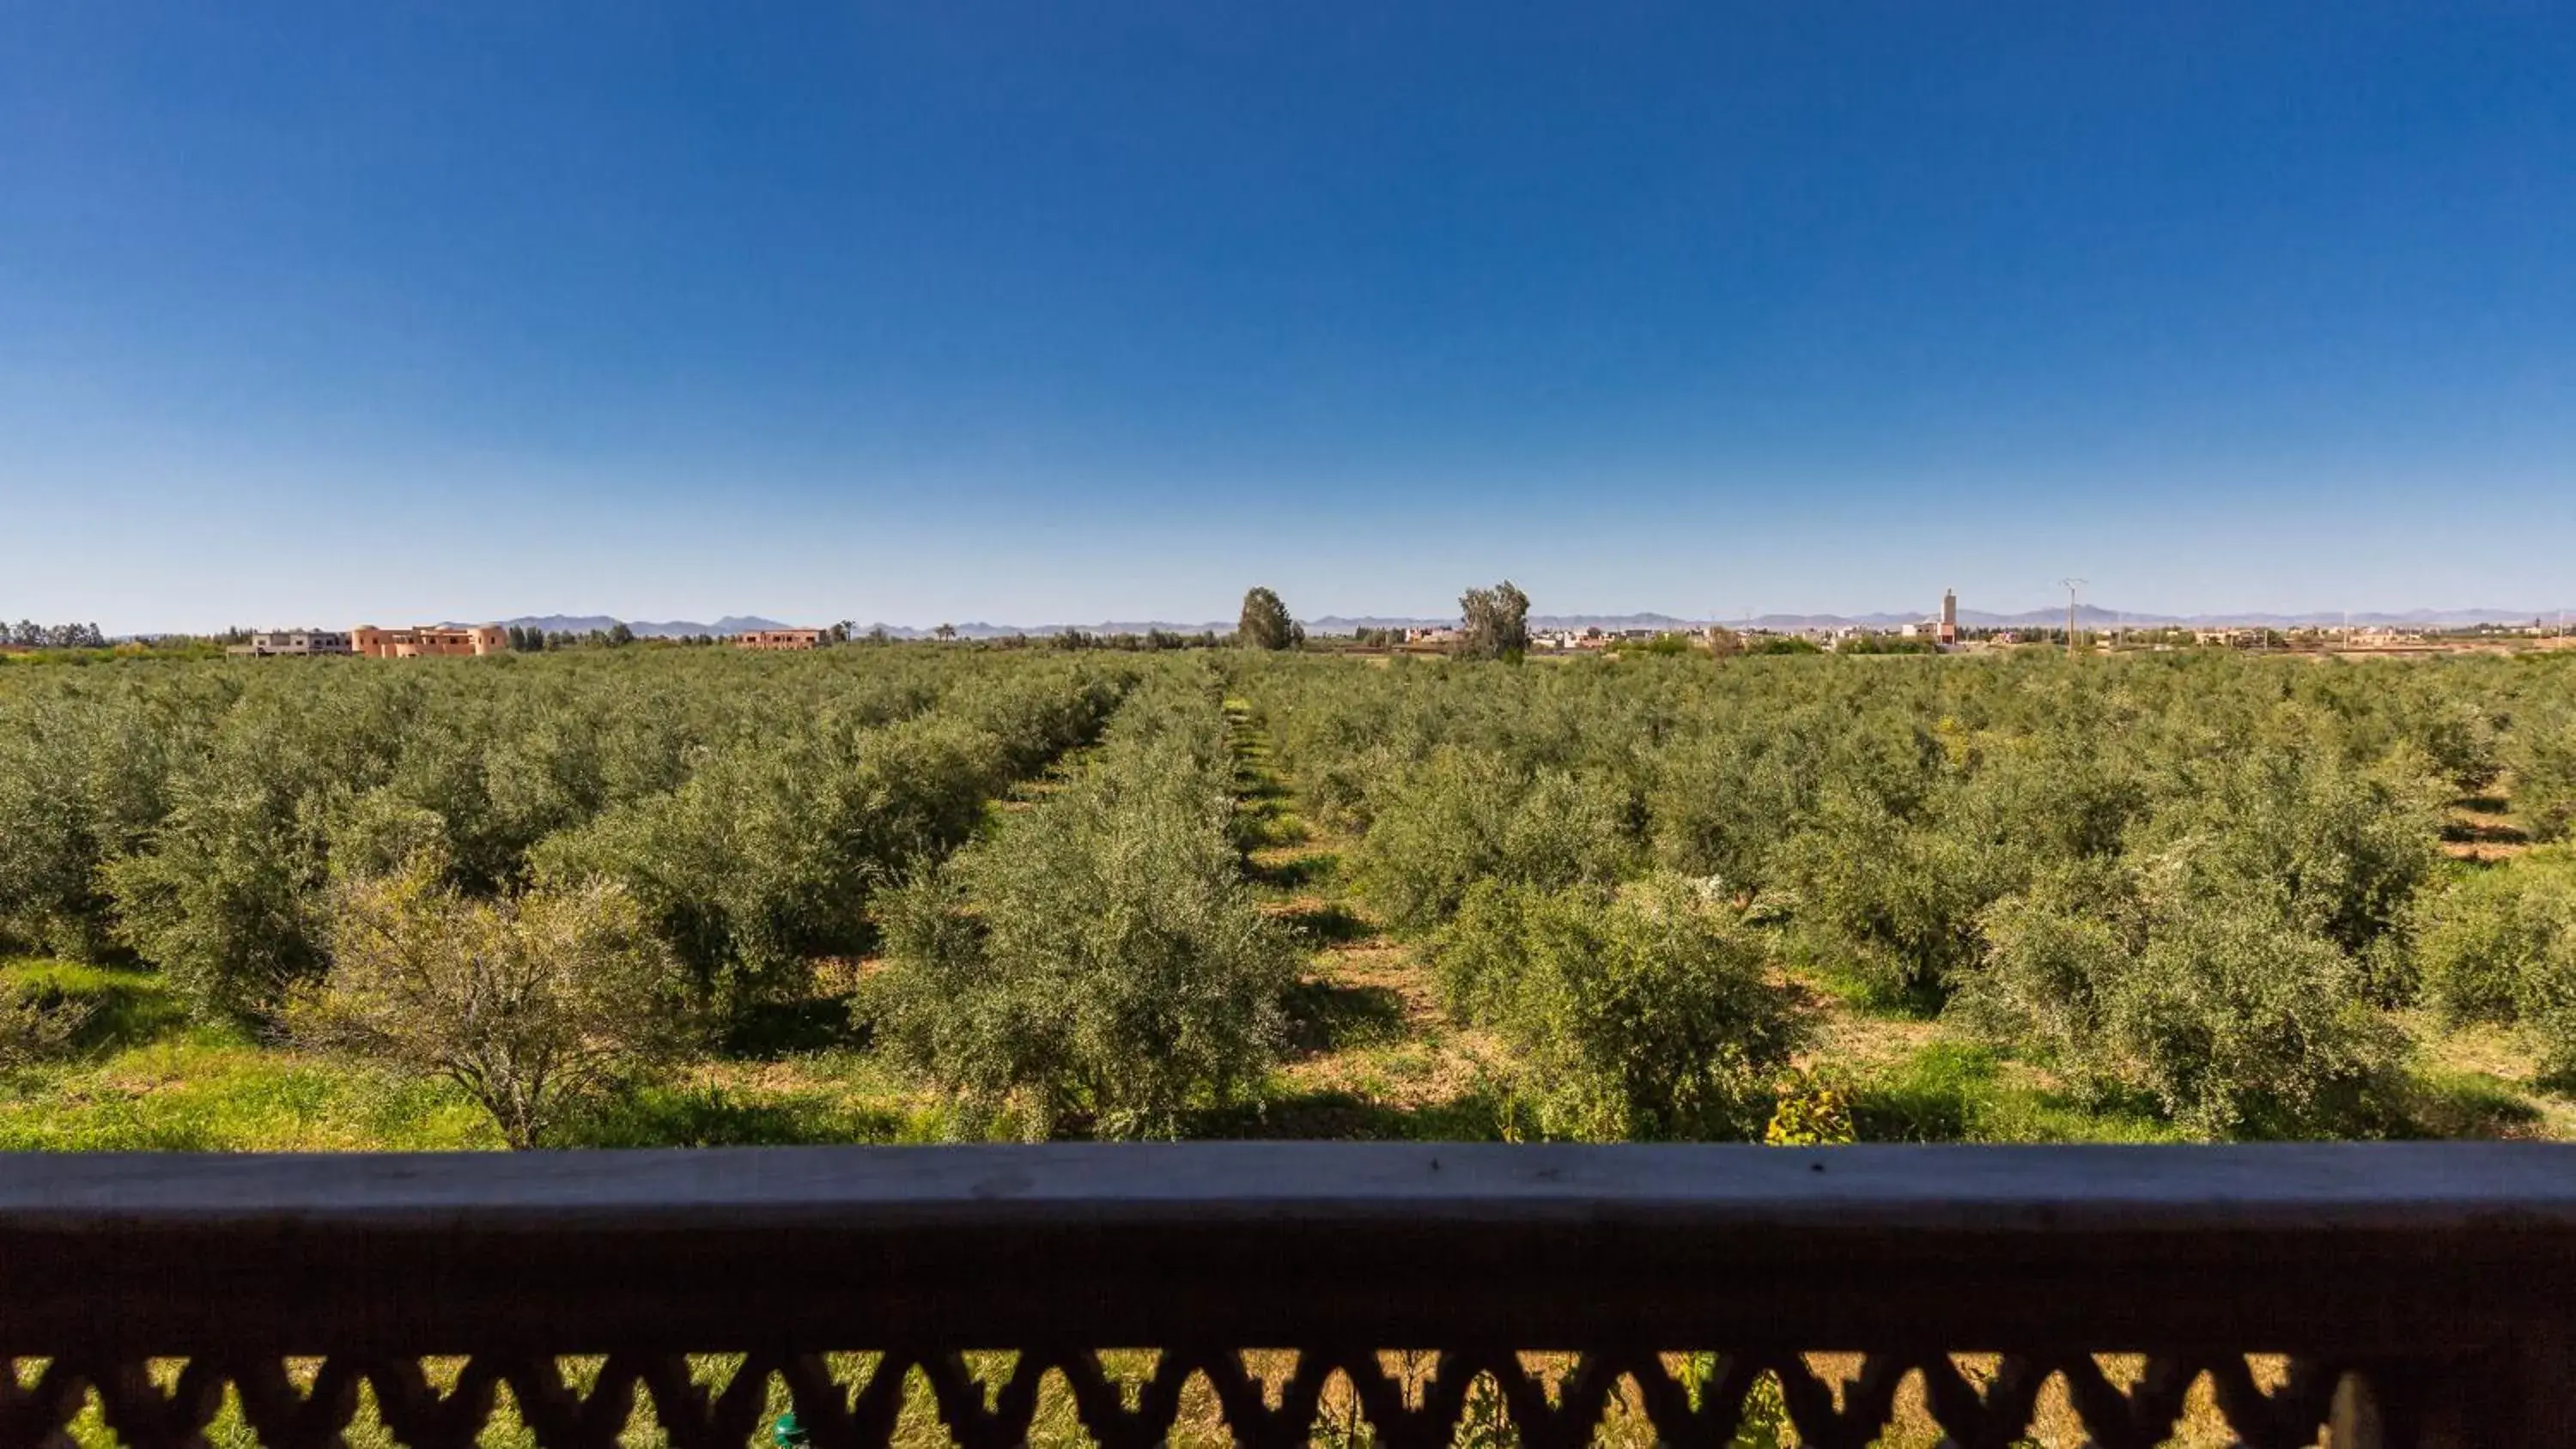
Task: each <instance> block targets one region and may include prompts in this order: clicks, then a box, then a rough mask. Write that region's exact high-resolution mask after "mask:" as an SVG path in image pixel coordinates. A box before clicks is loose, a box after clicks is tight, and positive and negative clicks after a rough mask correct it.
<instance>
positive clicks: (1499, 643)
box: [1458, 579, 1530, 659]
mask: <svg viewBox="0 0 2576 1449" xmlns="http://www.w3.org/2000/svg"><path fill="white" fill-rule="evenodd" d="M1529 602H1530V601H1529V595H1527V594H1524V593H1522V592H1521V591H1520V590H1519V589H1518V588H1516V587H1514V586H1513V584H1512V581H1511V580H1509V579H1505V580H1503V581H1502V582H1501V583H1499V584H1496V585H1494V586H1493V587H1492V588H1490V589H1469V590H1468V591H1467V592H1466V593H1464V594H1462V595H1460V596H1459V598H1458V610H1459V612H1460V614H1461V615H1463V616H1464V619H1465V624H1464V627H1463V628H1462V629H1461V631H1460V632H1461V634H1462V635H1463V637H1462V638H1461V639H1460V640H1459V643H1458V653H1459V654H1460V655H1461V656H1462V657H1464V658H1468V659H1518V658H1520V657H1521V656H1522V655H1524V654H1527V653H1528V652H1529Z"/></svg>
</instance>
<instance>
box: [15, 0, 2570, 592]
mask: <svg viewBox="0 0 2576 1449" xmlns="http://www.w3.org/2000/svg"><path fill="white" fill-rule="evenodd" d="M2571 77H2576V6H2570V5H2567V4H2565V3H2564V0H2530V3H2513V4H2507V3H2481V0H2445V3H2425V4H2420V5H2406V6H2396V5H2387V4H2377V3H2368V0H2337V3H2323V0H2309V3H2299V4H2288V5H2275V4H2262V3H2247V0H2226V3H2210V4H2197V3H2157V4H2066V3H2063V0H2046V3H2027V4H2012V3H1977V4H1957V5H1953V4H1925V3H1921V0H1899V3H1888V4H1858V3H1851V4H1785V3H1777V0H1765V3H1758V4H1721V3H1714V0H1692V3H1675V4H1669V5H1646V4H1630V5H1573V4H1564V5H1552V6H1544V7H1539V6H1519V5H1505V4H1491V3H1477V4H1465V3H1456V4H1439V5H1408V4H1388V3H1380V0H1368V3H1347V4H1345V3H1321V4H1299V5H1273V6H1253V5H1240V4H1207V3H1203V0H1185V3H1168V4H1165V3H1116V4H1088V3H1055V0H1050V3H1030V4H1025V5H1016V4H1015V5H994V4H976V3H945V0H944V3H937V4H901V5H896V4H884V5H873V4H872V5H849V4H838V5H824V4H813V5H791V4H784V3H781V4H760V5H742V4H708V5H703V6H680V5H664V4H654V3H647V0H615V3H603V4H598V5H588V6H584V5H554V4H532V3H526V0H512V3H508V4H475V3H464V0H436V3H421V4H394V3H368V4H346V3H339V0H331V3H313V4H309V5H304V4H270V3H262V0H226V3H223V4H219V5H186V4H180V5H172V4H161V3H154V4H127V3H117V0H18V3H13V4H9V5H6V6H0V613H6V614H8V615H9V616H11V617H15V616H17V615H20V614H31V615H34V616H37V617H39V618H78V619H92V618H94V619H97V620H98V621H100V622H101V623H103V624H105V625H106V626H107V627H108V628H109V629H111V630H112V631H113V630H130V629H146V628H168V627H191V626H201V625H214V624H220V623H224V622H227V621H241V622H246V623H283V622H288V621H314V622H347V621H351V620H355V619H361V618H364V619H374V620H380V621H395V620H408V619H412V618H416V617H420V618H427V617H445V618H486V617H497V616H504V615H510V614H517V613H523V612H556V611H562V612H605V613H614V614H620V615H624V616H626V617H630V618H667V617H674V616H680V617H697V618H706V617H710V616H712V615H714V614H716V613H719V612H724V611H742V612H760V613H766V614H770V615H773V616H777V617H782V618H787V619H792V620H799V621H821V620H829V619H837V618H844V617H852V618H857V619H860V620H873V619H879V618H882V619H886V620H890V621H894V622H910V623H933V622H937V621H939V620H942V619H950V620H958V621H964V620H968V619H988V620H996V621H1014V622H1023V623H1035V622H1048V621H1057V620H1075V621H1082V620H1097V619H1101V618H1105V617H1116V618H1139V617H1148V616H1153V617H1161V618H1166V619H1178V620H1195V619H1205V618H1219V617H1227V616H1230V615H1231V613H1232V611H1233V609H1234V606H1235V603H1236V601H1237V600H1238V599H1239V598H1240V596H1241V592H1242V590H1243V588H1244V587H1245V586H1246V585H1247V584H1250V583H1253V582H1256V581H1257V582H1266V583H1269V584H1271V585H1273V586H1275V587H1277V588H1278V589H1280V591H1281V592H1282V593H1283V594H1285V595H1286V597H1287V598H1288V600H1289V602H1290V604H1291V605H1292V607H1294V608H1295V609H1296V610H1297V611H1298V612H1300V613H1301V614H1306V615H1316V614H1322V613H1327V612H1335V613H1362V612H1372V613H1441V612H1446V611H1448V610H1450V609H1452V608H1453V607H1454V600H1455V598H1456V595H1457V592H1458V590H1459V588H1460V587H1461V586H1463V585H1466V584H1469V583H1476V582H1485V581H1490V580H1492V579H1495V578H1499V577H1502V576H1506V575H1508V576H1510V577H1512V578H1514V579H1516V580H1518V581H1519V582H1520V583H1521V584H1522V585H1523V586H1524V587H1526V588H1527V589H1528V590H1529V592H1530V593H1531V595H1532V596H1533V597H1534V599H1536V601H1537V604H1538V607H1539V609H1540V610H1541V611H1542V612H1545V611H1551V610H1567V611H1571V610H1575V609H1583V610H1591V611H1613V610H1622V611H1624V610H1630V609H1659V610H1663V611H1666V612H1671V613H1678V614H1703V613H1709V612H1724V613H1729V614H1732V613H1735V612H1738V611H1740V610H1742V609H1743V608H1745V607H1747V606H1751V607H1757V608H1761V609H1765V610H1775V609H1797V610H1836V611H1861V610H1870V609H1879V608H1922V607H1928V606H1929V605H1930V603H1931V602H1932V601H1933V600H1934V599H1935V598H1937V596H1938V593H1939V590H1940V589H1941V588H1942V587H1944V586H1945V585H1956V586H1957V587H1958V588H1959V589H1960V591H1961V593H1962V596H1963V599H1964V600H1965V601H1966V602H1967V603H1969V604H1971V605H1973V606H1979V607H1988V608H1995V609H2018V608H2027V607H2032V606H2036V605H2044V604H2046V603H2048V602H2049V601H2050V600H2051V599H2052V598H2053V597H2056V595H2055V594H2054V592H2053V591H2052V589H2051V588H2050V586H2049V581H2050V580H2052V579H2055V578H2057V577H2058V576H2060V575H2062V574H2068V573H2076V574H2081V575H2084V576H2086V577H2088V578H2090V579H2091V580H2093V588H2092V590H2091V591H2090V592H2091V593H2092V594H2093V595H2094V596H2097V597H2099V598H2100V599H2101V600H2102V601H2103V602H2105V603H2107V604H2111V605H2114V606H2117V607H2125V608H2131V609H2142V610H2143V609H2152V610H2171V611H2198V610H2224V609H2251V608H2300V609H2306V608H2343V607H2351V608H2396V607H2409V606H2417V605H2431V606H2465V605H2496V606H2502V607H2528V608H2542V607H2547V608H2557V607H2561V606H2568V605H2576V80H2571Z"/></svg>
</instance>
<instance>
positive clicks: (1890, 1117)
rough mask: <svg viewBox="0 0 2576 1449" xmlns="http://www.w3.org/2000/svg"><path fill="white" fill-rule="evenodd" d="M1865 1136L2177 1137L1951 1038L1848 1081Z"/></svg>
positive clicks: (1857, 1124) (2142, 1116) (2142, 1117)
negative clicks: (2081, 1099) (2057, 1088)
mask: <svg viewBox="0 0 2576 1449" xmlns="http://www.w3.org/2000/svg"><path fill="white" fill-rule="evenodd" d="M1852 1127H1853V1129H1854V1131H1855V1133H1856V1134H1857V1135H1858V1136H1859V1138H1860V1140H1861V1141H1863V1142H2178V1141H2186V1140H2188V1138H2187V1137H2186V1136H2185V1135H2184V1134H2183V1132H2182V1131H2181V1130H2180V1129H2178V1128H2176V1127H2175V1126H2173V1124H2171V1123H2168V1122H2162V1121H2158V1120H2157V1119H2156V1118H2155V1117H2153V1116H2151V1115H2149V1114H2148V1113H2146V1112H2144V1111H2138V1110H2131V1109H2125V1108H2122V1107H2118V1106H2112V1107H2104V1106H2102V1105H2098V1104H2092V1103H2086V1102H2082V1101H2079V1100H2078V1099H2077V1098H2076V1097H2075V1096H2073V1095H2072V1094H2070V1093H2066V1092H2062V1091H2058V1090H2054V1089H2052V1088H2049V1087H2047V1086H2045V1085H2043V1084H2042V1083H2040V1082H2039V1081H2037V1080H2035V1079H2034V1076H2033V1074H2031V1073H2029V1072H2027V1071H2023V1070H2019V1069H2017V1064H2015V1063H2011V1062H2009V1061H2007V1060H2006V1059H2005V1058H2003V1057H2002V1056H2001V1055H1999V1054H1998V1053H1996V1052H1994V1051H1992V1050H1990V1049H1988V1048H1986V1047H1981V1046H1973V1045H1968V1044H1966V1043H1962V1042H1956V1041H1936V1042H1932V1043H1929V1044H1927V1045H1925V1046H1924V1047H1922V1048H1920V1049H1919V1050H1917V1051H1916V1052H1914V1053H1913V1054H1912V1055H1910V1056H1908V1057H1905V1058H1903V1059H1902V1060H1900V1061H1898V1062H1896V1063H1895V1064H1893V1065H1892V1066H1889V1067H1886V1068H1883V1069H1881V1070H1879V1071H1877V1072H1874V1073H1872V1074H1870V1075H1869V1076H1867V1077H1865V1078H1863V1079H1862V1080H1861V1081H1859V1082H1856V1083H1854V1084H1853V1090H1852Z"/></svg>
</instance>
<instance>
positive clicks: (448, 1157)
mask: <svg viewBox="0 0 2576 1449" xmlns="http://www.w3.org/2000/svg"><path fill="white" fill-rule="evenodd" d="M258 1219H270V1220H279V1221H293V1222H297V1223H302V1224H307V1225H311V1226H317V1227H318V1226H322V1225H326V1224H333V1223H337V1224H345V1225H348V1226H351V1227H359V1226H365V1227H370V1228H377V1229H399V1228H401V1227H403V1226H405V1225H415V1226H419V1227H436V1228H457V1227H467V1226H471V1227H475V1228H483V1229H493V1228H506V1227H511V1226H525V1227H529V1228H546V1227H556V1226H560V1227H567V1228H586V1229H592V1230H599V1229H609V1228H614V1227H618V1226H631V1227H636V1228H657V1229H668V1228H679V1227H685V1226H688V1225H690V1224H692V1223H695V1222H704V1223H707V1224H709V1225H722V1226H727V1227H736V1228H739V1227H744V1226H749V1225H753V1224H758V1223H767V1224H773V1225H779V1226H787V1225H798V1226H823V1225H835V1224H837V1225H844V1226H848V1227H851V1228H864V1227H870V1226H881V1227H885V1228H902V1227H906V1226H912V1225H933V1226H940V1227H964V1226H984V1227H1007V1226H1012V1225H1027V1224H1033V1223H1038V1222H1062V1223H1090V1224H1114V1223H1133V1224H1137V1225H1154V1224H1176V1223H1190V1224H1206V1223H1218V1222H1245V1221H1252V1222H1273V1223H1280V1222H1295V1221H1305V1222H1317V1223H1323V1222H1340V1223H1366V1222H1372V1221H1374V1222H1403V1223H1416V1224H1451V1225H1455V1226H1459V1227H1462V1228H1463V1227H1469V1226H1472V1225H1474V1224H1477V1223H1506V1222H1511V1223H1547V1222H1559V1223H1571V1222H1586V1221H1605V1220H1608V1221H1625V1222H1633V1223H1637V1224H1639V1225H1648V1224H1654V1225H1673V1226H1681V1225H1693V1224H1695V1225H1701V1226H1706V1227H1711V1228H1716V1227H1725V1226H1738V1227H1747V1226H1756V1225H1775V1226H1782V1227H1813V1228H1837V1227H1850V1228H1862V1227H1867V1228H1875V1229H1880V1230H1893V1231H1909V1232H1923V1233H1939V1232H1950V1231H1961V1230H1966V1231H1973V1232H1977V1233H1981V1234H1982V1233H1992V1232H2026V1233H2080V1232H2087V1231H2105V1230H2111V1231H2119V1232H2123V1233H2128V1232H2137V1231H2141V1230H2150V1231H2192V1230H2210V1231H2225V1232H2242V1231H2248V1230H2258V1231H2259V1230H2267V1229H2279V1230H2313V1231H2336V1230H2360V1231H2368V1230H2383V1229H2395V1230H2410V1231H2445V1230H2457V1229H2463V1228H2470V1229H2474V1228H2485V1227H2493V1226H2496V1225H2499V1224H2510V1225H2514V1226H2519V1227H2527V1228H2532V1229H2543V1230H2548V1229H2566V1230H2576V1145H2558V1144H2542V1143H2371V1144H2354V1143H2336V1144H2296V1145H2287V1144H2285V1145H2264V1146H2048V1147H1996V1146H1973V1147H1906V1146H1857V1147H1839V1148H1821V1149H1780V1148H1757V1147H1734V1146H1570V1145H1529V1146H1502V1145H1492V1144H1429V1145H1418V1144H1366V1143H1194V1144H1179V1145H1133V1146H1117V1145H1099V1144H1051V1145H1038V1146H958V1147H848V1148H812V1147H805V1148H794V1147H791V1148H733V1149H700V1150H675V1151H629V1152H611V1151H591V1152H539V1153H331V1154H318V1153H317V1154H200V1153H105V1154H87V1155H83V1154H64V1155H33V1154H31V1155H23V1156H16V1157H11V1158H7V1159H5V1161H4V1162H0V1233H6V1232H10V1231H25V1230H29V1229H39V1230H47V1229H60V1228H67V1227H77V1226H81V1225H85V1224H88V1225H107V1224H114V1225H117V1226H118V1227H121V1228H124V1229H127V1230H135V1229H146V1228H149V1227H151V1226H153V1225H156V1224H158V1225H169V1226H179V1225H209V1226H211V1225H216V1224H221V1223H226V1222H243V1221H248V1220H258Z"/></svg>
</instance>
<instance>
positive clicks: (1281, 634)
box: [1234, 587, 1306, 649]
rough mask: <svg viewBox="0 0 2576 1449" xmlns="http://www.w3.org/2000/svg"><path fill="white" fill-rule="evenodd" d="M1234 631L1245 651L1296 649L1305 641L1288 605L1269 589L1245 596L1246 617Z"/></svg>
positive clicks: (1244, 614) (1244, 613) (1303, 634)
mask: <svg viewBox="0 0 2576 1449" xmlns="http://www.w3.org/2000/svg"><path fill="white" fill-rule="evenodd" d="M1234 632H1235V637H1236V638H1237V639H1238V640H1240V641H1241V642H1242V644H1243V647H1244V648H1246V649H1294V648H1296V647H1297V646H1298V645H1300V644H1302V643H1304V642H1305V641H1306V630H1305V628H1304V627H1303V626H1301V625H1300V624H1298V622H1297V621H1296V620H1294V619H1291V618H1289V617H1288V606H1287V605H1286V604H1283V603H1281V602H1279V596H1278V595H1277V594H1275V593H1272V592H1271V591H1270V590H1268V589H1266V588H1258V587H1256V588H1254V589H1252V590H1251V591H1250V592H1248V593H1246V594H1245V595H1244V596H1243V618H1242V620H1241V622H1239V623H1237V624H1236V625H1235V629H1234Z"/></svg>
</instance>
